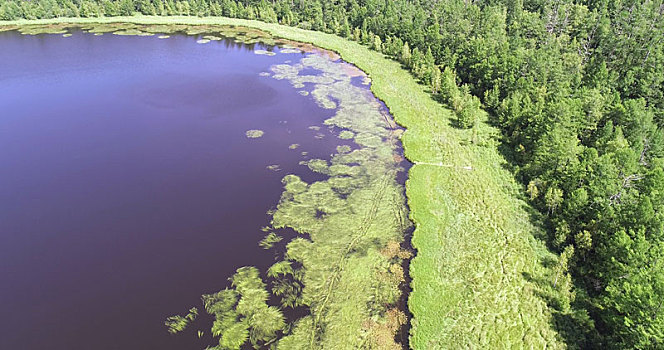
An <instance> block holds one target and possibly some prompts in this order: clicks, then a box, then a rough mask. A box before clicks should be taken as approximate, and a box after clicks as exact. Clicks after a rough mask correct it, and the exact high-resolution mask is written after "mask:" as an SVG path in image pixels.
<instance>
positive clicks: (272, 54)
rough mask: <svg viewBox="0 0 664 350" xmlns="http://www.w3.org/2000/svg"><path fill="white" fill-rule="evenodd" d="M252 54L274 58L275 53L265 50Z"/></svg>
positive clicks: (255, 51)
mask: <svg viewBox="0 0 664 350" xmlns="http://www.w3.org/2000/svg"><path fill="white" fill-rule="evenodd" d="M254 53H255V54H257V55H265V56H274V55H276V53H274V52H272V51H267V50H254Z"/></svg>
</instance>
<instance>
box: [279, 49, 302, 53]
mask: <svg viewBox="0 0 664 350" xmlns="http://www.w3.org/2000/svg"><path fill="white" fill-rule="evenodd" d="M279 53H285V54H291V53H302V51H300V50H298V49H296V48H284V49H281V50H279Z"/></svg>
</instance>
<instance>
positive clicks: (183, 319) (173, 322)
mask: <svg viewBox="0 0 664 350" xmlns="http://www.w3.org/2000/svg"><path fill="white" fill-rule="evenodd" d="M197 316H198V309H197V308H195V307H192V308H191V309H189V313H187V314H186V315H185V316H180V315H175V316H170V317H168V318H167V319H166V321H165V322H164V324H165V325H166V327H168V332H169V333H172V334H175V333H179V332H182V331H183V330H185V329H186V328H187V326H188V325H189V324H190V323H191V322H193V321H194V320H195V319H196V317H197Z"/></svg>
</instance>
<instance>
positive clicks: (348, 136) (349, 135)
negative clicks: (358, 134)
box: [339, 130, 355, 140]
mask: <svg viewBox="0 0 664 350" xmlns="http://www.w3.org/2000/svg"><path fill="white" fill-rule="evenodd" d="M353 137H355V134H354V133H353V132H352V131H350V130H343V131H342V132H340V133H339V138H340V139H342V140H350V139H352V138H353Z"/></svg>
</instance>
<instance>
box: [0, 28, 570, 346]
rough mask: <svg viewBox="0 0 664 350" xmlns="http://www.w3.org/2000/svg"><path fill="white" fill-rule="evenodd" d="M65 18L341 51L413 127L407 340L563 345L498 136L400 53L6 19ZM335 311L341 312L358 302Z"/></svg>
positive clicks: (317, 36)
mask: <svg viewBox="0 0 664 350" xmlns="http://www.w3.org/2000/svg"><path fill="white" fill-rule="evenodd" d="M64 21H66V22H72V23H97V22H133V23H140V24H206V25H216V24H218V25H241V26H247V27H253V28H260V29H262V30H265V31H267V32H270V33H271V34H273V35H276V36H279V37H283V38H287V39H290V40H295V41H301V42H306V43H312V44H314V45H316V46H319V47H322V48H325V49H328V50H332V51H334V52H337V53H338V54H339V55H341V57H342V58H343V59H344V60H346V61H349V62H351V63H353V64H355V65H356V66H357V67H359V68H360V69H362V70H363V71H365V72H366V73H367V74H368V75H369V76H370V78H371V79H372V86H371V89H372V90H373V92H374V94H375V95H376V96H377V97H378V98H380V99H381V100H383V101H384V102H385V104H386V105H387V107H388V108H389V110H390V112H391V114H392V115H393V116H394V118H395V120H396V121H397V122H398V123H399V124H400V125H402V126H404V127H405V128H406V129H407V130H406V132H405V133H404V134H403V136H402V142H403V145H404V148H405V154H406V157H407V158H408V159H409V160H410V161H411V162H413V163H414V166H413V167H412V168H411V170H410V173H409V179H408V182H407V184H406V191H407V197H408V204H409V206H410V216H411V219H412V220H413V222H414V223H415V226H416V229H415V231H414V233H413V241H412V243H413V246H414V248H415V249H416V250H417V252H416V256H415V257H414V258H413V259H412V261H411V264H410V276H411V278H412V293H411V294H410V297H409V301H408V305H409V308H410V310H411V312H412V314H413V319H412V329H411V339H410V346H411V347H412V348H415V349H442V348H545V347H546V348H562V347H564V345H563V343H562V341H561V339H560V337H559V336H558V335H557V333H556V331H555V329H554V326H553V325H552V324H553V321H552V311H551V310H550V309H549V308H548V307H547V305H546V301H545V300H544V299H543V297H541V296H540V293H539V291H540V290H542V289H546V286H541V285H538V284H537V283H535V282H533V281H535V280H537V281H551V282H552V280H553V273H552V272H551V271H550V270H549V269H547V268H544V267H543V266H542V261H543V260H545V259H550V260H555V256H553V255H551V254H550V253H549V252H548V251H547V250H546V249H545V248H544V245H543V243H542V242H540V241H539V240H537V239H536V237H537V236H538V235H539V234H540V233H541V231H540V229H539V228H538V227H536V226H535V225H533V224H532V223H531V220H530V218H529V214H528V210H527V209H528V208H527V205H526V204H525V203H524V202H523V201H522V200H521V199H520V197H521V190H520V188H519V186H518V185H517V184H516V182H515V181H514V180H513V178H512V176H511V174H510V173H509V172H508V171H507V170H505V169H504V168H503V164H505V160H504V159H503V158H502V157H501V156H500V154H499V153H498V151H497V150H496V145H495V142H494V141H493V137H494V136H493V135H496V131H495V130H494V129H492V128H491V127H489V126H487V125H486V124H484V123H482V125H481V126H480V131H479V133H478V134H479V137H480V140H481V142H479V143H476V144H473V143H471V142H469V140H470V139H471V134H470V131H466V130H459V129H456V128H454V127H452V125H451V120H452V119H453V115H452V113H451V112H450V111H449V110H447V109H445V108H443V107H442V106H441V105H440V104H439V103H437V102H435V101H434V100H432V98H431V97H430V95H429V94H428V92H427V91H425V88H424V87H423V86H421V85H419V84H417V82H416V81H414V79H413V78H412V77H411V75H410V74H409V73H408V72H407V71H405V70H404V69H402V67H401V66H400V65H399V64H398V63H397V62H395V61H392V60H390V59H387V58H385V57H383V55H381V54H380V53H378V52H375V51H371V50H369V49H368V48H366V47H364V46H362V45H360V44H358V43H355V42H351V41H348V40H344V39H342V38H339V37H337V36H334V35H330V34H325V33H320V32H312V31H306V30H301V29H297V28H291V27H286V26H280V25H277V24H268V23H262V22H258V21H249V20H238V19H228V18H194V17H166V18H161V17H116V18H95V19H54V20H43V21H15V22H5V24H7V25H21V24H28V23H57V22H64ZM350 266H353V265H352V264H351V265H350ZM343 282H344V283H345V282H349V283H351V282H353V281H346V280H343ZM353 283H354V282H353ZM539 283H540V284H541V283H547V282H539ZM337 311H338V312H339V314H338V316H339V317H343V316H345V314H344V312H350V311H351V310H347V309H341V310H337ZM302 326H306V325H304V324H303V325H302Z"/></svg>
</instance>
